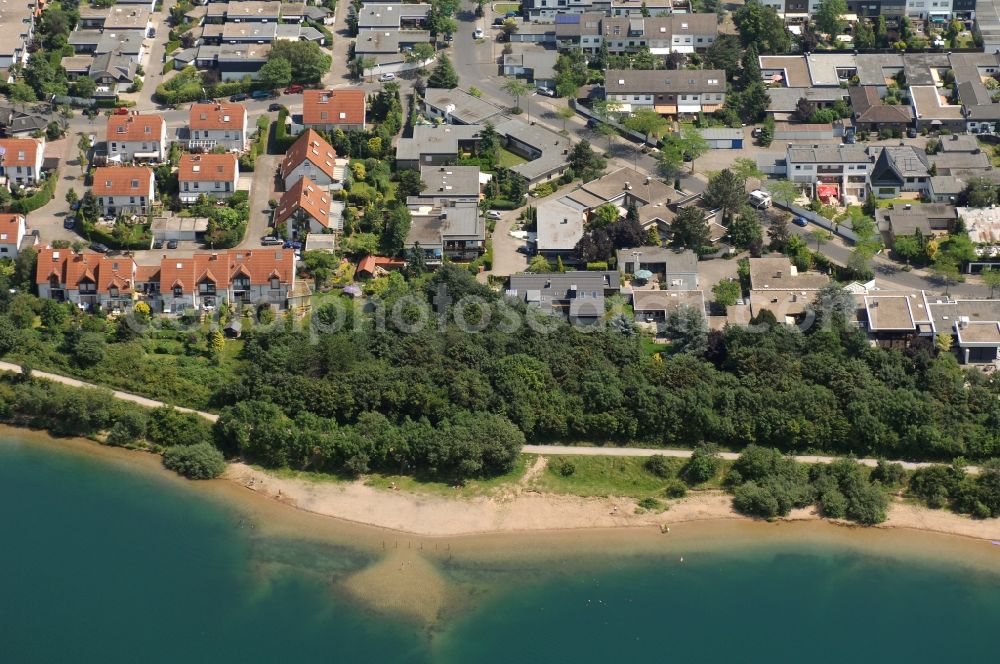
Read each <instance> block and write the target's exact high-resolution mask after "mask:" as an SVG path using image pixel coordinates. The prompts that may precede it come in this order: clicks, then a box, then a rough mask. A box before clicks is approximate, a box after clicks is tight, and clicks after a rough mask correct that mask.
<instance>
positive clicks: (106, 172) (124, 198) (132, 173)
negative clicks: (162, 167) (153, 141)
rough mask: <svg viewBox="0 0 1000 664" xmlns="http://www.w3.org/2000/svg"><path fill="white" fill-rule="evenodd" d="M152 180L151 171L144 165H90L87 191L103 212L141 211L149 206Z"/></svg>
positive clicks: (152, 198) (146, 210)
mask: <svg viewBox="0 0 1000 664" xmlns="http://www.w3.org/2000/svg"><path fill="white" fill-rule="evenodd" d="M153 182H154V180H153V171H152V169H150V168H147V167H145V166H103V167H100V168H96V169H94V184H93V186H92V187H91V192H92V193H93V195H94V197H95V198H96V199H97V207H98V208H99V209H100V210H101V213H102V214H104V215H108V216H113V217H114V216H118V215H120V214H139V215H144V214H149V212H150V211H151V210H152V206H153V201H154V199H155V189H154V184H153Z"/></svg>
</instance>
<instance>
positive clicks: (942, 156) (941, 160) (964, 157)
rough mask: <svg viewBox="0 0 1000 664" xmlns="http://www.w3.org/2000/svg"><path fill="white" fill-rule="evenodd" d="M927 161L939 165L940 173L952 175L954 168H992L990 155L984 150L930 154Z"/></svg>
mask: <svg viewBox="0 0 1000 664" xmlns="http://www.w3.org/2000/svg"><path fill="white" fill-rule="evenodd" d="M927 161H928V162H929V163H930V164H932V165H934V166H937V170H938V175H951V174H952V171H954V170H979V169H982V170H986V169H988V168H990V160H989V157H987V156H986V155H985V154H983V153H982V152H979V153H969V152H942V153H939V154H932V155H928V156H927ZM944 171H947V172H944Z"/></svg>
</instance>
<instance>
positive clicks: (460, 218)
mask: <svg viewBox="0 0 1000 664" xmlns="http://www.w3.org/2000/svg"><path fill="white" fill-rule="evenodd" d="M484 239H486V222H485V221H484V220H483V218H482V217H481V216H480V214H479V206H478V205H476V204H475V203H471V204H468V205H455V206H449V207H445V208H433V209H432V210H430V211H429V212H428V213H427V214H420V213H419V212H412V213H411V215H410V230H409V232H407V234H406V245H407V246H413V245H414V244H416V243H417V242H419V243H420V244H421V245H423V246H425V247H429V246H432V245H438V244H442V243H444V242H449V241H456V240H484Z"/></svg>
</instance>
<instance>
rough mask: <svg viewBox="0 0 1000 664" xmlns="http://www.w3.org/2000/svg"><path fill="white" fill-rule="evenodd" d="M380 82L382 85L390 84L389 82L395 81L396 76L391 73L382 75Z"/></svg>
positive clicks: (379, 78)
mask: <svg viewBox="0 0 1000 664" xmlns="http://www.w3.org/2000/svg"><path fill="white" fill-rule="evenodd" d="M378 80H379V82H380V83H388V82H389V81H395V80H396V75H395V74H393V73H392V72H389V73H387V74H382V75H381V76H379V77H378Z"/></svg>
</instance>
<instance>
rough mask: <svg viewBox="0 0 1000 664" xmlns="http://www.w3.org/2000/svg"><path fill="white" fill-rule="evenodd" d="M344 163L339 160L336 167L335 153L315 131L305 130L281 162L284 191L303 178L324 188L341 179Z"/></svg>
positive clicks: (344, 161)
mask: <svg viewBox="0 0 1000 664" xmlns="http://www.w3.org/2000/svg"><path fill="white" fill-rule="evenodd" d="M346 161H347V160H346V159H345V160H341V162H342V163H341V164H340V165H339V166H338V164H337V151H336V150H334V149H333V147H331V146H330V144H329V143H327V142H326V141H325V140H323V137H321V136H320V135H319V134H317V133H316V132H315V131H313V130H312V129H306V130H305V131H304V132H303V133H302V134H301V135H300V136H299V137H298V139H297V140H296V141H295V143H293V144H292V147H290V148H288V152H286V153H285V158H284V159H282V160H281V178H282V179H283V180H284V181H285V188H286V189H288V188H290V187H292V186H293V185H294V184H295V183H296V182H298V181H299V180H300V179H302V178H303V177H306V178H309V179H310V180H312V181H313V182H314V183H316V184H318V185H320V186H322V187H326V186H328V185H331V184H333V183H334V182H339V181H340V180H341V179H342V178H343V169H344V168H345V167H346Z"/></svg>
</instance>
